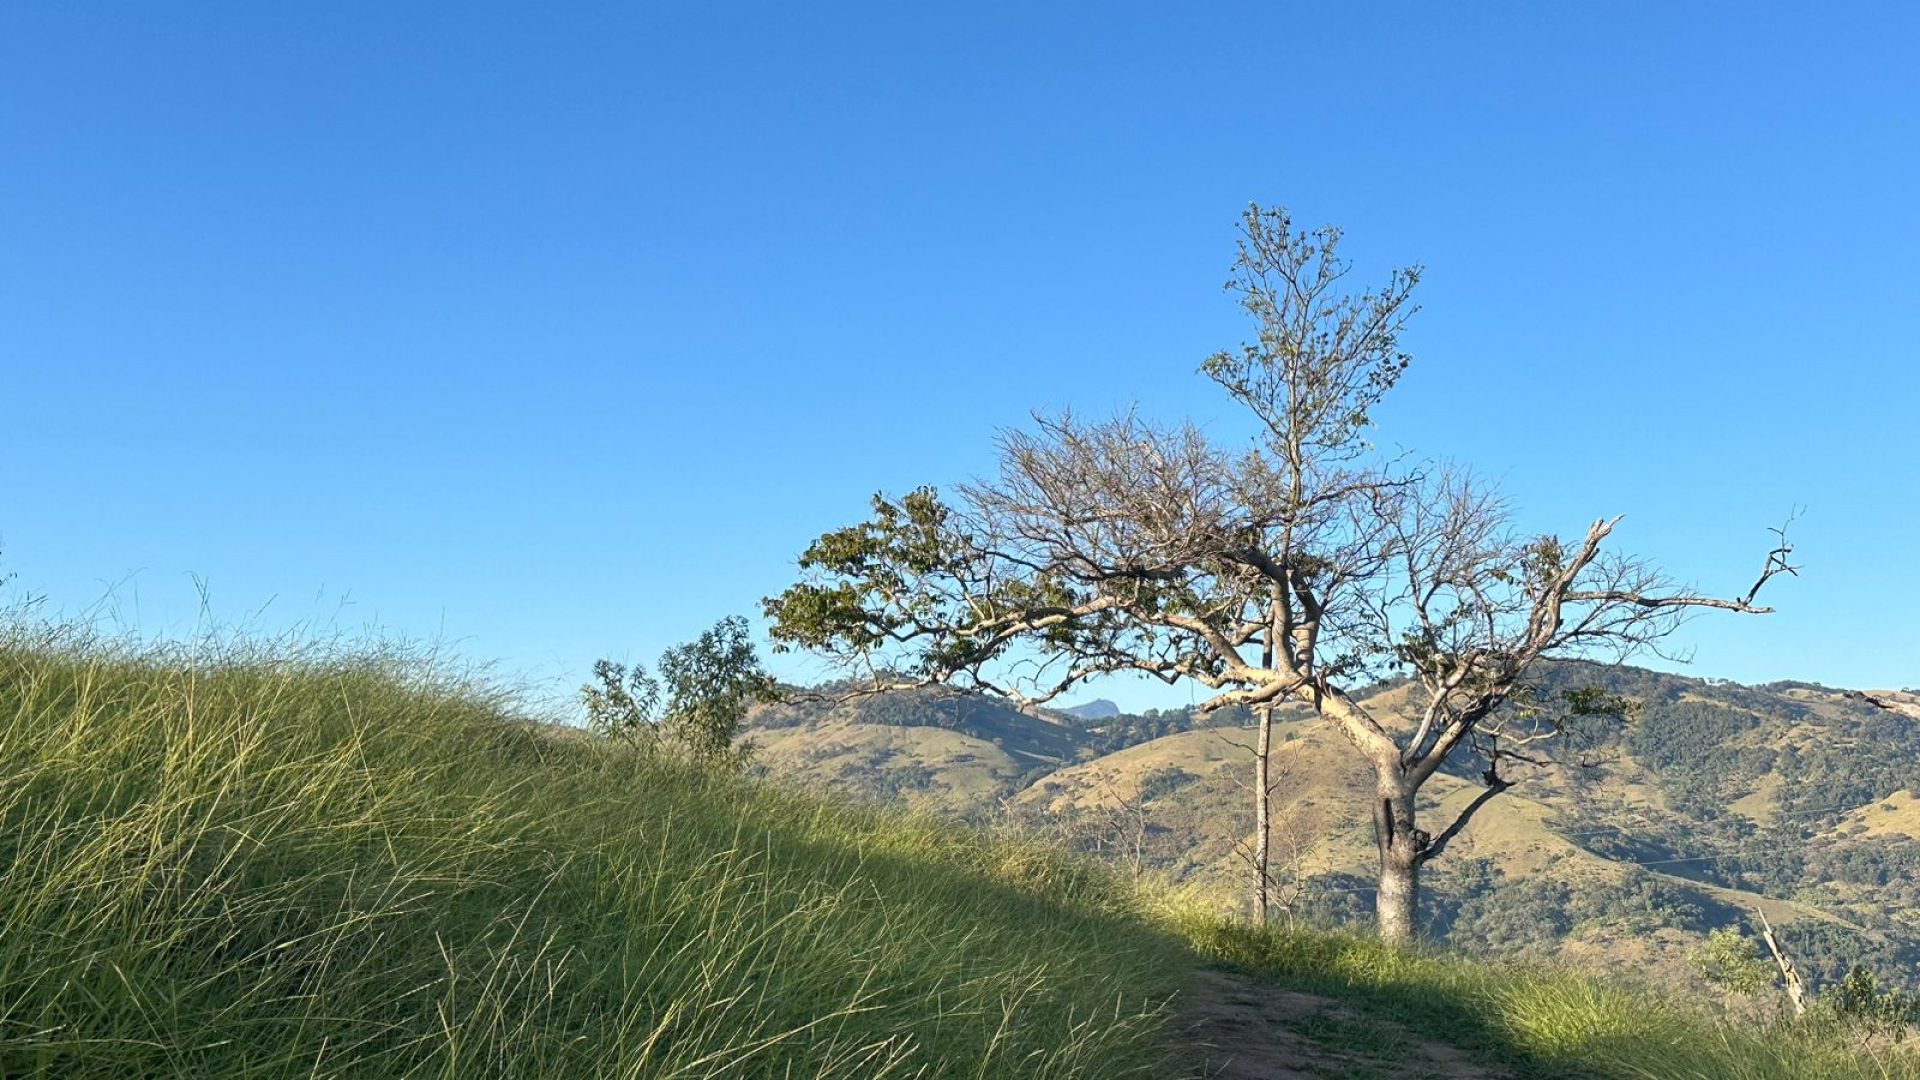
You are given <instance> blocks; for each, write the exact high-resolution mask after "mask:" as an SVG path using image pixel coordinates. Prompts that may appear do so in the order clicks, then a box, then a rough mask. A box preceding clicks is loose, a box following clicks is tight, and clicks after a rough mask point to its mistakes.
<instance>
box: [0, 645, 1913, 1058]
mask: <svg viewBox="0 0 1920 1080" xmlns="http://www.w3.org/2000/svg"><path fill="white" fill-rule="evenodd" d="M1208 962H1212V963H1217V964H1226V965H1232V966H1235V967H1238V968H1240V969H1241V970H1243V971H1245V972H1249V973H1251V974H1252V975H1253V976H1255V977H1257V978H1261V979H1266V980H1270V981H1273V982H1277V983H1281V984H1284V985H1287V986H1290V987H1292V988H1295V989H1299V990H1304V991H1309V992H1315V993H1319V994H1323V995H1325V996H1327V997H1330V998H1335V999H1338V1000H1339V1001H1341V1002H1342V1003H1344V1005H1345V1006H1346V1007H1347V1009H1349V1010H1351V1013H1331V1014H1329V1015H1327V1016H1322V1017H1318V1018H1309V1019H1303V1020H1302V1030H1301V1031H1300V1032H1299V1034H1300V1035H1301V1036H1302V1037H1303V1038H1304V1039H1305V1040H1306V1041H1307V1043H1309V1044H1312V1045H1322V1046H1325V1047H1327V1048H1328V1049H1329V1050H1330V1051H1338V1052H1342V1053H1344V1052H1348V1051H1357V1052H1360V1053H1363V1054H1365V1055H1368V1056H1370V1057H1372V1058H1382V1059H1392V1058H1395V1057H1396V1056H1402V1057H1404V1056H1407V1055H1409V1054H1411V1053H1412V1044H1413V1041H1414V1038H1421V1039H1434V1040H1438V1041H1444V1042H1448V1043H1451V1044H1453V1045H1457V1046H1460V1047H1461V1048H1463V1049H1465V1050H1466V1051H1468V1052H1470V1053H1471V1054H1473V1055H1475V1056H1477V1057H1479V1058H1481V1059H1484V1060H1487V1061H1490V1062H1494V1063H1499V1064H1504V1065H1506V1066H1508V1067H1509V1068H1510V1069H1511V1070H1512V1071H1514V1072H1515V1073H1516V1074H1517V1075H1520V1076H1551V1077H1573V1076H1596V1077H1608V1078H1612V1077H1621V1078H1656V1077H1657V1078H1660V1080H1681V1078H1689V1077H1699V1078H1713V1080H1718V1078H1742V1080H1744V1078H1754V1080H1758V1078H1763V1077H1766V1078H1775V1077H1777V1078H1781V1080H1786V1078H1794V1080H1800V1078H1807V1080H1825V1078H1834V1080H1838V1078H1842V1077H1847V1078H1851V1077H1868V1076H1879V1077H1897V1078H1902V1080H1906V1078H1916V1077H1920V1070H1916V1069H1915V1068H1914V1067H1913V1064H1912V1059H1911V1058H1907V1057H1899V1056H1896V1055H1894V1054H1892V1053H1889V1052H1881V1053H1878V1054H1875V1053H1869V1052H1865V1051H1857V1050H1849V1049H1848V1048H1846V1047H1845V1046H1844V1045H1843V1043H1842V1042H1841V1041H1840V1040H1838V1039H1837V1038H1834V1037H1833V1036H1831V1035H1830V1034H1823V1033H1820V1032H1802V1031H1786V1030H1779V1029H1776V1030H1772V1031H1747V1030H1743V1029H1740V1028H1738V1027H1734V1026H1732V1025H1730V1024H1728V1023H1726V1022H1724V1021H1722V1020H1720V1019H1718V1018H1717V1017H1715V1016H1714V1015H1711V1014H1709V1013H1707V1012H1705V1011H1702V1010H1700V1009H1694V1008H1688V1007H1685V1006H1683V1005H1680V1004H1677V1003H1675V1002H1672V1001H1670V1000H1667V999H1662V998H1658V997H1655V996H1651V995H1649V994H1645V993H1642V992H1640V991H1636V990H1631V989H1627V988H1623V987H1620V986H1612V985H1607V984H1602V983H1596V982H1593V981H1591V980H1587V979H1581V978H1577V977H1574V976H1572V975H1568V974H1565V973H1556V972H1553V971H1548V970H1543V969H1532V968H1522V967H1511V966H1494V965H1487V964H1479V963H1473V962H1469V961H1466V960H1463V959H1460V958H1457V957H1448V956H1444V955H1439V954H1432V953H1425V952H1418V951H1416V952H1394V951H1391V950H1387V949H1384V948H1382V947H1381V946H1380V945H1379V944H1378V943H1377V942H1372V941H1368V940H1366V939H1362V938H1349V937H1340V936H1329V935H1324V934H1290V933H1281V932H1255V931H1253V930H1250V929H1248V928H1245V927H1239V926H1234V925H1230V924H1225V923H1222V922H1220V921H1219V920H1217V919H1213V918H1209V917H1207V916H1204V915H1202V914H1198V913H1196V912H1194V911H1191V910H1184V911H1183V910H1180V909H1177V908H1174V907H1172V906H1171V905H1163V904H1161V903H1160V902H1159V901H1157V900H1155V899H1153V898H1151V897H1148V896H1145V895H1143V894H1142V893H1140V892H1137V891H1135V890H1134V888H1133V887H1132V886H1130V885H1126V884H1123V883H1122V882H1120V881H1119V879H1117V878H1116V877H1115V876H1114V875H1112V874H1110V873H1108V872H1106V871H1105V870H1103V869H1101V868H1100V867H1097V866H1094V865H1092V864H1090V863H1088V862H1086V861H1084V860H1080V859H1077V858H1073V857H1070V856H1067V855H1064V854H1062V853H1060V852H1059V851H1057V850H1055V849H1052V848H1048V847H1046V846H1043V845H1041V844H1038V843H1035V842H1032V841H1027V840H1022V839H1019V838H1015V837H1007V836H996V835H992V834H989V833H986V832H982V831H979V830H972V829H966V828H962V827H958V826H955V825H952V824H950V823H946V822H942V821H940V820H938V819H934V818H931V817H923V816H913V815H907V814H902V813H898V812H890V811H883V810H879V809H871V808H861V807H856V806H851V805H847V804H842V803H835V802H831V801H827V800H823V799H820V798H818V797H814V796H806V795H801V794H796V793H792V792H789V791H786V790H784V789H782V788H780V787H778V786H776V785H773V784H768V783H756V782H751V781H744V780H739V779H732V778H726V777H719V776H714V775H710V774H704V773H700V772H696V771H691V770H688V769H685V768H681V767H676V766H673V765H670V764H667V763H663V762H658V761H654V760H650V759H648V758H646V757H644V756H640V755H637V754H635V753H634V752H632V751H630V750H627V749H625V748H622V747H618V746H613V745H608V744H605V743H601V742H599V741H596V740H592V739H588V738H585V737H582V736H579V735H577V734H568V733H564V732H557V731H554V730H552V729H546V728H541V727H539V726H536V725H532V724H528V723H525V722H522V721H520V720H518V719H516V717H515V714H514V712H513V710H512V709H510V708H509V707H507V705H506V704H504V703H503V702H502V701H501V700H500V699H499V698H498V697H497V696H496V695H494V694H491V693H489V692H488V691H487V690H486V689H485V688H484V687H482V686H479V685H476V684H472V683H466V682H462V681H460V680H457V679H450V678H445V677H437V676H435V675H433V674H432V672H431V670H430V669H429V668H426V667H424V666H423V665H421V664H418V663H415V662H414V661H413V660H412V659H410V658H408V657H406V656H404V655H383V654H379V653H373V654H366V653H362V654H344V655H343V654H341V653H338V652H333V651H328V650H309V651H306V652H302V651H300V650H289V649H272V648H266V647H261V648H251V649H250V648H247V647H233V648H227V649H224V650H216V649H210V648H206V647H198V648H193V649H184V648H183V649H175V650H171V651H168V650H159V651H154V650H147V651H141V650H136V649H133V648H130V647H124V646H115V645H113V644H111V643H102V642H99V641H95V640H90V639H86V638H84V637H78V636H71V635H65V634H63V633H61V632H58V631H34V630H32V629H30V628H23V627H21V626H18V625H15V626H13V627H12V628H11V629H7V630H0V1076H8V1077H12V1076H49V1077H56V1076H57V1077H149V1076H196V1077H198V1076H221V1077H270V1078H279V1077H294V1076H301V1077H313V1076H338V1077H382V1076H406V1077H496V1076H499V1077H505V1076H511V1077H586V1076H595V1077H600V1076H605V1077H647V1078H653V1077H687V1078H693V1077H716V1078H717V1077H728V1078H734V1077H741V1078H750V1077H791V1078H802V1077H846V1078H855V1077H857V1078H863V1080H864V1078H869V1077H878V1078H886V1077H975V1078H990V1077H1089V1078H1094V1077H1100V1078H1104V1077H1125V1076H1140V1077H1172V1076H1179V1075H1184V1074H1186V1073H1189V1072H1191V1070H1192V1067H1193V1064H1194V1055H1193V1053H1192V1050H1191V1049H1190V1048H1183V1047H1181V1046H1180V1045H1179V1042H1180V1035H1179V1024H1178V1022H1177V1021H1175V1017H1176V1014H1177V1009H1178V1002H1177V1001H1176V1000H1175V995H1176V994H1177V993H1178V991H1179V990H1180V989H1181V987H1182V986H1183V985H1185V983H1186V982H1187V981H1188V980H1189V979H1190V977H1191V976H1192V974H1193V972H1194V971H1195V970H1196V968H1197V967H1198V966H1199V965H1201V964H1203V963H1208ZM1409 1060H1411V1058H1409Z"/></svg>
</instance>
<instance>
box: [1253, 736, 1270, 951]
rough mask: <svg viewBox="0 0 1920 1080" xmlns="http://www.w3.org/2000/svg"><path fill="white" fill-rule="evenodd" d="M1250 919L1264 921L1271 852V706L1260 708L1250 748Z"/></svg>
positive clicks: (1261, 923)
mask: <svg viewBox="0 0 1920 1080" xmlns="http://www.w3.org/2000/svg"><path fill="white" fill-rule="evenodd" d="M1253 829H1254V839H1253V923H1254V925H1255V926H1265V925H1267V917H1268V916H1267V906H1268V898H1269V893H1270V892H1271V891H1272V889H1273V875H1272V874H1271V872H1270V871H1269V867H1270V866H1271V864H1272V853H1273V706H1271V705H1263V706H1261V708H1260V735H1259V741H1258V742H1257V743H1255V745H1254V748H1253Z"/></svg>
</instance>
